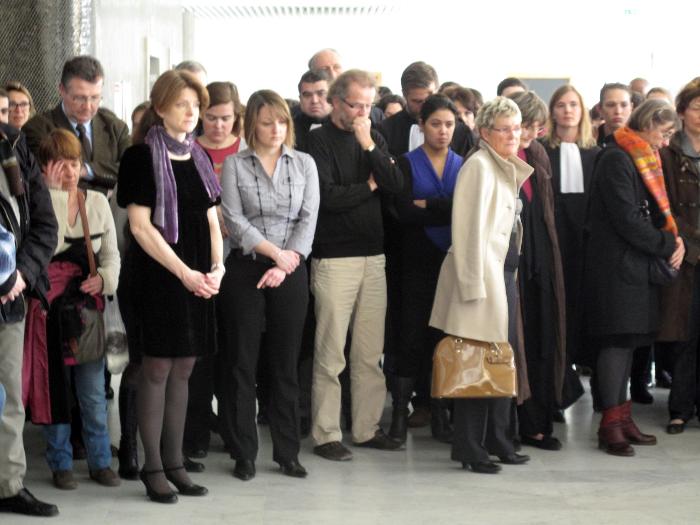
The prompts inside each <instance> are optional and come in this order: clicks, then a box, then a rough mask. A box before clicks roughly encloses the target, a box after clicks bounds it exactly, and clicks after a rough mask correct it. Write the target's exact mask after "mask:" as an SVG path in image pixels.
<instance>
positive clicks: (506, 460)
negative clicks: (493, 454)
mask: <svg viewBox="0 0 700 525" xmlns="http://www.w3.org/2000/svg"><path fill="white" fill-rule="evenodd" d="M498 459H500V460H501V463H503V464H504V465H522V464H523V463H527V462H528V461H530V456H528V455H526V454H518V453H517V452H513V453H512V454H508V455H507V456H498Z"/></svg>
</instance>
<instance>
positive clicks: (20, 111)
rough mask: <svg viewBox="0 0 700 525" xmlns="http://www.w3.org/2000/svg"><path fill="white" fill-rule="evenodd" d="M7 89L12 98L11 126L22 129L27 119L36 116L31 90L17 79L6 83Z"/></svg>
mask: <svg viewBox="0 0 700 525" xmlns="http://www.w3.org/2000/svg"><path fill="white" fill-rule="evenodd" d="M5 91H7V95H8V97H9V99H10V106H9V107H10V120H9V124H10V126H13V127H15V128H17V129H22V126H24V125H25V124H26V123H27V121H28V120H29V119H30V118H32V117H33V116H34V113H35V110H34V101H33V100H32V95H31V94H30V93H29V90H28V89H27V88H26V87H25V86H24V85H23V84H22V83H21V82H17V81H16V80H13V81H10V82H7V83H6V84H5Z"/></svg>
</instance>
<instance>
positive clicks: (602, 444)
mask: <svg viewBox="0 0 700 525" xmlns="http://www.w3.org/2000/svg"><path fill="white" fill-rule="evenodd" d="M622 411H623V405H618V406H614V407H612V408H608V409H607V410H603V418H602V419H601V420H600V428H599V429H598V448H600V449H601V450H605V452H607V453H608V454H611V455H613V456H625V457H629V456H634V449H633V448H632V447H631V446H630V444H629V441H627V438H626V437H625V432H624V424H623V423H622Z"/></svg>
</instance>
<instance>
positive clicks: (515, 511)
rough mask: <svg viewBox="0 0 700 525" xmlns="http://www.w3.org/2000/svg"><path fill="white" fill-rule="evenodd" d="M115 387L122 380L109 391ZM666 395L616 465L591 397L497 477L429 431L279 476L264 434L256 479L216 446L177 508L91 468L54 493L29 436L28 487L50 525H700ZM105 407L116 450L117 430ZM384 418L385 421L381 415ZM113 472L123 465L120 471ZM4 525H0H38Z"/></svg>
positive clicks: (684, 448) (686, 458) (694, 434)
mask: <svg viewBox="0 0 700 525" xmlns="http://www.w3.org/2000/svg"><path fill="white" fill-rule="evenodd" d="M113 384H114V385H115V386H116V385H118V378H115V379H114V380H113ZM667 394H668V391H667V390H660V389H656V390H655V391H654V395H655V397H656V401H655V403H654V405H651V406H644V407H640V406H635V411H636V414H637V419H638V422H639V424H640V427H641V428H642V429H643V430H646V431H650V432H652V431H653V432H654V433H656V434H657V436H658V438H659V444H658V446H655V447H637V455H636V457H634V458H617V457H612V456H609V455H606V454H603V453H602V452H600V451H598V450H597V449H596V440H595V430H596V428H597V422H598V416H597V415H594V414H593V412H592V410H591V402H590V396H588V395H586V396H584V398H582V399H581V400H580V401H579V402H578V403H577V404H576V405H575V406H574V407H572V408H571V409H569V410H567V412H566V418H567V421H568V423H567V424H556V430H555V434H556V435H557V436H558V437H559V438H560V439H561V440H562V441H563V442H564V449H563V450H562V451H560V452H545V451H541V450H536V449H532V448H529V447H524V448H523V452H525V453H527V454H530V455H531V457H532V460H531V461H530V463H529V464H527V465H525V466H505V467H504V469H503V471H502V472H501V473H500V474H499V475H496V476H489V475H481V474H474V473H471V472H467V471H464V470H462V469H461V467H460V465H459V464H457V463H454V462H452V461H450V459H449V447H448V446H447V445H443V444H440V443H438V442H436V441H433V440H432V439H431V438H430V437H429V431H428V430H427V429H419V430H417V431H413V432H411V434H410V437H409V441H408V446H407V450H406V451H400V452H378V451H373V450H365V449H354V450H353V453H354V455H355V458H354V460H353V461H351V462H348V463H342V464H339V463H333V462H329V461H326V460H323V459H321V458H319V457H317V456H314V455H313V454H312V453H311V447H312V445H311V443H310V441H309V440H305V441H304V443H303V445H302V447H303V448H302V454H301V456H300V460H301V462H302V464H304V466H305V467H306V468H307V469H308V470H309V473H310V474H309V477H308V478H307V479H305V480H297V479H291V478H287V477H285V476H282V475H281V474H280V473H279V471H278V470H277V465H276V464H275V463H273V462H272V460H271V451H270V448H271V447H270V439H269V433H268V429H267V428H266V427H260V436H261V450H260V454H259V458H258V461H257V467H258V474H257V477H256V478H255V479H254V480H252V481H249V482H245V483H244V482H241V481H239V480H237V479H235V478H233V477H232V476H231V471H232V468H233V462H232V461H231V460H230V459H228V456H227V455H226V454H225V453H224V452H223V451H222V450H221V442H220V441H219V440H218V439H215V441H214V445H213V450H212V451H211V452H210V454H209V456H208V457H207V458H206V459H204V460H203V461H204V463H205V464H206V466H207V470H206V472H205V473H203V474H199V475H195V477H194V479H195V481H196V482H197V483H201V484H203V485H206V486H207V487H209V490H210V494H209V496H207V497H204V498H186V497H180V501H179V503H178V504H177V505H157V504H154V503H151V502H149V501H147V499H146V497H145V491H144V489H143V486H142V485H141V483H140V482H134V481H128V482H123V484H122V486H121V487H119V488H112V489H108V488H102V487H100V486H98V485H96V484H95V483H94V482H92V481H90V480H89V479H88V477H87V465H86V464H85V462H84V461H82V462H77V463H76V466H75V470H76V475H77V478H78V479H79V481H80V487H79V488H78V490H76V491H71V492H62V491H59V490H57V489H55V488H53V486H52V485H51V481H50V472H49V470H48V468H47V466H46V463H45V461H44V458H43V436H42V433H41V431H40V430H39V429H38V428H36V427H31V426H29V427H28V428H27V430H26V440H27V449H28V461H29V472H28V475H27V486H28V487H29V488H30V489H31V490H32V491H33V492H34V493H35V494H36V495H38V496H40V497H41V498H43V499H46V500H48V501H51V502H54V503H56V504H58V505H59V508H60V512H61V514H60V516H59V517H58V518H54V519H52V520H50V522H51V523H56V524H59V523H66V524H71V525H78V524H90V525H98V524H99V525H102V524H121V523H127V524H130V525H140V524H148V525H157V524H171V525H176V524H177V525H179V524H200V523H202V524H208V523H212V524H218V523H222V524H224V523H225V524H239V523H240V524H246V525H255V524H268V523H270V524H273V523H274V524H277V523H279V524H285V525H287V524H288V525H292V524H297V523H299V524H334V525H335V524H338V525H340V524H362V525H373V524H378V525H379V524H381V525H394V524H400V525H413V524H416V525H418V524H420V525H423V524H429V525H439V524H450V525H453V524H508V525H510V524H520V523H523V524H540V523H541V524H549V523H551V524H557V525H561V524H581V525H584V524H585V525H589V524H595V525H603V524H614V525H619V524H627V523H630V524H646V523H649V524H651V523H653V524H659V523H661V524H666V523H668V524H671V523H672V524H686V523H687V524H697V523H700V425H698V423H697V421H693V422H691V423H690V424H689V425H688V428H687V430H686V432H685V433H684V434H681V435H678V436H669V435H667V434H665V433H664V431H663V427H664V424H665V422H666V410H665V404H666V398H667ZM115 410H116V402H111V403H110V423H112V424H113V425H112V435H113V438H114V439H113V442H114V443H117V438H118V428H119V424H118V419H117V417H116V414H115V413H114V411H115ZM385 416H388V410H387V412H386V413H385ZM115 468H116V461H115ZM37 521H40V520H39V519H31V518H25V517H20V516H13V515H8V514H0V525H10V524H14V523H28V522H37Z"/></svg>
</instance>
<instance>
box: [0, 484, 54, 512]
mask: <svg viewBox="0 0 700 525" xmlns="http://www.w3.org/2000/svg"><path fill="white" fill-rule="evenodd" d="M0 512H14V513H15V514H26V515H27V516H46V517H48V516H57V515H58V507H56V505H52V504H51V503H44V502H43V501H39V500H38V499H36V498H35V497H34V495H33V494H32V493H31V492H29V491H28V490H27V489H24V488H23V489H20V491H19V492H18V493H17V494H15V495H14V496H11V497H9V498H0Z"/></svg>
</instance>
